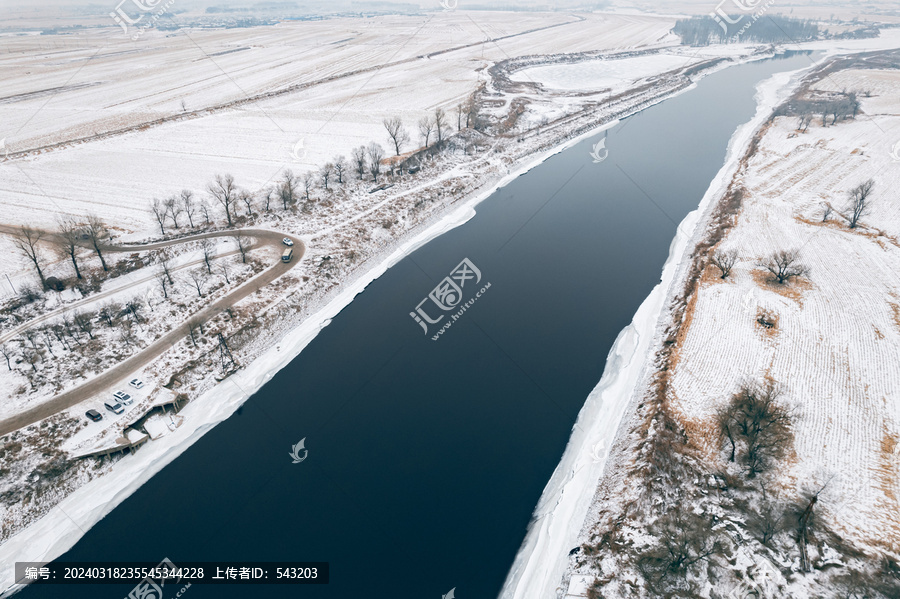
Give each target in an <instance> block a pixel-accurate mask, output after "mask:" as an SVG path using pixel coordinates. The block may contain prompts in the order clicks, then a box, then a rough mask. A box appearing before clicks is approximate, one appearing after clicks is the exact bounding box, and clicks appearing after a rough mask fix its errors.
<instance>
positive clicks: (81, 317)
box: [72, 311, 94, 339]
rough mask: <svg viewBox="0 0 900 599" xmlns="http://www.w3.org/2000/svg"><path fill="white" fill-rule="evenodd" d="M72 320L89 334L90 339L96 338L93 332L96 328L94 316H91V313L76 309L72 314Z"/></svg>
mask: <svg viewBox="0 0 900 599" xmlns="http://www.w3.org/2000/svg"><path fill="white" fill-rule="evenodd" d="M72 322H73V323H74V324H75V326H76V327H78V329H79V330H80V331H81V332H82V333H84V334H85V335H87V336H88V338H89V339H93V338H94V335H93V334H92V331H93V330H94V317H93V316H91V314H89V313H84V312H78V311H76V312H74V313H73V314H72Z"/></svg>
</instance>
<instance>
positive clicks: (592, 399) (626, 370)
mask: <svg viewBox="0 0 900 599" xmlns="http://www.w3.org/2000/svg"><path fill="white" fill-rule="evenodd" d="M798 77H799V73H779V74H778V75H775V76H773V77H771V78H770V79H768V80H766V81H764V82H763V83H761V84H760V86H759V88H758V92H757V102H758V108H757V113H756V115H755V116H754V118H753V119H752V120H751V121H750V122H748V123H746V124H745V125H743V126H742V127H741V128H739V129H738V131H737V132H736V133H735V135H734V136H733V137H732V139H731V141H730V142H729V148H728V155H727V156H728V157H727V159H726V163H725V165H724V166H723V167H722V169H721V170H720V171H719V173H718V174H717V176H716V178H715V179H714V180H713V182H712V183H711V185H710V187H709V190H708V191H707V193H706V194H705V195H704V197H703V200H702V201H701V203H700V206H699V207H698V209H697V210H695V211H693V212H691V213H690V214H688V216H686V217H685V219H684V221H682V223H681V224H680V226H679V227H678V235H677V236H676V238H675V239H674V240H673V242H672V246H671V249H670V251H669V259H668V260H667V261H666V264H665V266H664V267H663V272H662V277H661V281H660V283H659V284H658V285H657V286H656V287H655V288H654V289H653V291H652V292H651V294H650V295H649V296H648V297H647V299H646V300H644V302H643V303H642V304H641V306H640V307H639V308H638V311H637V313H636V314H635V317H634V319H633V321H632V323H631V324H630V325H629V326H628V327H626V328H625V329H624V330H623V331H622V332H621V333H620V334H619V336H618V338H617V339H616V342H615V344H614V345H613V347H612V349H611V350H610V353H609V356H608V358H607V363H606V368H605V369H604V373H603V378H602V379H601V380H600V382H599V383H598V385H597V387H595V388H594V390H593V391H592V392H591V394H590V395H589V396H588V398H587V400H586V402H585V405H584V407H583V408H582V409H581V412H580V413H579V416H578V424H577V425H576V426H575V427H573V429H572V430H573V432H572V437H571V438H570V439H569V444H568V446H567V447H566V451H565V453H564V455H563V458H562V460H561V462H560V464H559V466H557V468H556V470H555V471H554V473H553V477H552V478H551V479H550V481H549V482H548V484H547V486H546V487H545V489H544V492H543V494H542V495H541V499H540V501H539V502H538V506H537V508H536V510H535V516H534V521H533V522H532V524H531V527H530V528H529V530H528V534H527V536H526V538H525V541H524V543H523V546H522V549H521V550H520V551H519V554H518V556H517V557H516V561H515V563H514V564H513V567H512V569H511V571H510V573H509V576H508V578H507V580H506V584H505V585H504V589H503V592H502V593H501V595H500V596H501V598H502V599H526V598H530V597H549V596H554V595H555V594H556V592H557V588H558V587H559V585H560V584H561V583H562V580H563V575H564V573H565V571H566V567H567V565H568V563H569V557H568V556H569V551H570V550H571V549H572V548H573V547H576V546H578V543H579V534H580V532H581V528H582V523H583V522H584V521H585V518H586V517H587V515H588V512H589V510H590V509H591V507H592V505H591V504H592V500H593V497H594V493H595V492H596V489H597V484H598V481H599V479H600V477H601V476H602V475H603V472H604V470H605V467H606V462H607V457H608V450H609V449H610V448H611V447H612V444H613V442H614V440H615V438H616V434H617V432H618V430H619V426H620V423H621V421H622V418H623V416H624V415H625V412H626V408H627V406H628V404H629V402H630V400H631V397H632V394H633V393H634V392H635V390H636V388H637V386H638V382H639V381H640V379H641V376H642V375H643V373H644V371H645V369H646V368H647V358H648V356H649V355H650V351H651V349H652V347H653V342H654V338H655V335H656V334H657V332H658V330H659V322H660V319H661V318H662V316H663V308H664V307H665V305H666V302H667V299H668V295H669V293H671V290H672V288H673V283H674V282H675V281H676V280H677V278H678V275H679V273H680V271H681V270H682V269H683V267H684V264H683V256H684V255H685V253H686V250H687V249H688V248H689V247H691V245H692V244H693V243H695V242H694V241H693V239H692V233H691V232H693V231H694V229H695V228H696V226H697V224H698V223H699V222H700V221H701V218H702V216H703V214H704V213H706V212H707V211H708V210H709V209H710V206H711V205H712V203H713V202H715V200H717V199H718V197H719V196H720V194H721V193H722V190H723V189H724V187H725V186H726V185H727V182H728V180H729V179H730V177H731V176H732V175H733V173H734V172H735V170H736V168H737V160H738V159H739V158H740V156H741V154H742V153H743V151H744V149H745V147H746V144H747V143H749V140H750V138H751V137H752V135H753V133H754V131H755V130H756V129H757V128H758V127H759V126H760V125H761V124H762V123H763V122H764V121H765V119H767V118H768V116H769V114H770V113H771V111H772V109H773V108H774V107H775V106H776V105H777V104H778V103H779V102H781V101H782V100H784V99H785V98H786V97H788V96H789V95H790V93H791V92H792V91H793V88H794V87H795V86H796V85H797V79H798Z"/></svg>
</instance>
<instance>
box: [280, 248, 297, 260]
mask: <svg viewBox="0 0 900 599" xmlns="http://www.w3.org/2000/svg"><path fill="white" fill-rule="evenodd" d="M293 257H294V249H293V248H288V249H286V250H284V253H283V254H281V261H282V262H290V261H291V258H293Z"/></svg>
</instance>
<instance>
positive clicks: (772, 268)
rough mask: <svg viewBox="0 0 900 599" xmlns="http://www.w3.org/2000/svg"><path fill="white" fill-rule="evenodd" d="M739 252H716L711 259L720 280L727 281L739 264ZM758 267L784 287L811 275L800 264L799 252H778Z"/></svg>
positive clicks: (804, 266) (806, 268)
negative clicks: (790, 282) (795, 278)
mask: <svg viewBox="0 0 900 599" xmlns="http://www.w3.org/2000/svg"><path fill="white" fill-rule="evenodd" d="M738 259H739V257H738V252H737V250H716V252H715V253H713V255H712V257H711V258H710V262H712V264H713V266H715V267H716V268H717V269H718V270H719V273H720V274H721V276H720V278H722V279H727V278H728V276H729V275H730V274H731V271H732V269H733V268H734V267H735V265H736V264H737V263H738ZM757 266H760V267H762V268H764V269H766V270H767V271H768V272H769V273H770V274H771V275H772V277H773V278H774V280H775V281H776V282H778V284H779V285H784V284H785V283H787V282H788V281H790V280H791V279H792V278H794V277H801V276H804V275H806V274H808V273H809V268H808V267H807V266H806V265H804V264H803V263H802V262H800V252H799V250H778V251H776V252H773V253H772V254H771V255H770V256H768V257H767V258H765V259H764V260H763V261H762V262H760V263H759V264H758V265H757Z"/></svg>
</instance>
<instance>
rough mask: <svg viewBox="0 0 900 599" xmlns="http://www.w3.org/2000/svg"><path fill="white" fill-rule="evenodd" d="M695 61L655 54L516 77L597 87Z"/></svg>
mask: <svg viewBox="0 0 900 599" xmlns="http://www.w3.org/2000/svg"><path fill="white" fill-rule="evenodd" d="M691 62H693V61H692V60H691V59H687V60H686V59H685V57H684V56H680V55H677V54H655V55H650V56H638V57H635V58H621V59H617V60H590V61H586V62H580V63H575V64H558V65H548V66H541V67H532V68H529V69H523V70H521V71H519V72H517V73H514V74H513V75H512V77H511V79H512V80H513V81H531V82H536V83H540V84H542V85H544V86H546V87H548V88H550V89H559V90H566V91H570V90H594V89H604V88H621V87H627V86H628V85H629V84H631V83H634V82H635V81H638V80H640V79H643V78H645V77H650V76H652V75H658V74H659V73H663V72H665V71H671V70H673V69H678V68H682V67H685V66H687V65H688V64H690V63H691Z"/></svg>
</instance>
